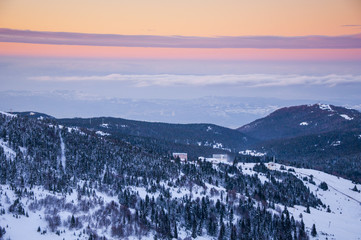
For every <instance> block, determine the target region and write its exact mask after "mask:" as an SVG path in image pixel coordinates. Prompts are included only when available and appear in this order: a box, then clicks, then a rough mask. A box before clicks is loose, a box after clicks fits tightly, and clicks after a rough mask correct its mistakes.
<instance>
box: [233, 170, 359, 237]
mask: <svg viewBox="0 0 361 240" xmlns="http://www.w3.org/2000/svg"><path fill="white" fill-rule="evenodd" d="M273 164H274V165H275V169H278V170H279V169H280V167H281V164H278V163H273ZM254 165H255V163H239V164H238V166H241V167H242V173H243V174H247V175H253V174H255V172H254V171H253V170H252V169H253V167H254ZM283 166H285V165H283ZM285 168H286V170H284V172H289V173H292V174H294V175H295V176H297V177H298V178H299V179H301V180H302V181H303V182H304V184H305V185H306V186H307V187H309V189H310V191H311V192H313V194H315V196H317V197H318V198H319V199H320V200H321V201H322V203H323V204H325V205H326V206H330V209H331V213H328V212H327V211H326V209H327V208H325V209H324V208H322V207H320V208H318V209H315V208H312V207H311V208H310V211H311V213H310V214H308V213H306V212H305V210H306V208H305V207H304V206H298V205H296V206H294V207H288V210H289V212H290V214H291V215H293V217H294V218H295V220H298V221H300V220H301V218H300V214H302V218H303V221H304V223H305V226H306V230H308V231H309V232H310V231H311V227H312V225H313V224H316V229H317V232H318V236H317V238H316V239H361V227H360V226H361V206H360V205H361V193H359V192H355V191H352V190H351V189H352V188H353V187H354V186H355V185H356V187H357V188H358V189H361V184H354V183H352V181H350V180H347V179H343V178H340V177H337V176H333V175H331V174H327V173H324V172H321V171H317V170H313V169H304V168H295V167H290V166H285ZM289 168H292V169H294V170H295V172H290V171H288V169H289ZM279 171H280V170H279ZM311 175H312V176H313V180H314V181H315V183H316V185H313V184H311V183H309V182H308V181H305V180H303V178H304V177H308V178H310V176H311ZM258 177H259V178H260V179H261V181H262V182H264V181H267V180H268V179H267V178H266V179H265V176H262V175H261V174H258ZM321 182H326V183H327V185H328V188H329V189H328V190H327V191H323V190H321V189H320V188H318V185H319V184H320V183H321ZM278 205H279V206H280V208H281V209H283V207H284V206H282V205H280V204H278Z"/></svg>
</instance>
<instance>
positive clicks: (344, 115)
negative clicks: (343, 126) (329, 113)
mask: <svg viewBox="0 0 361 240" xmlns="http://www.w3.org/2000/svg"><path fill="white" fill-rule="evenodd" d="M340 117H343V118H344V119H346V120H349V121H350V120H352V119H353V118H352V117H349V116H348V115H346V114H340Z"/></svg>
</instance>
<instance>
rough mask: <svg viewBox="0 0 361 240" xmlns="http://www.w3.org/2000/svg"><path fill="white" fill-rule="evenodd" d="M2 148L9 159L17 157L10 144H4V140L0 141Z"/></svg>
mask: <svg viewBox="0 0 361 240" xmlns="http://www.w3.org/2000/svg"><path fill="white" fill-rule="evenodd" d="M0 147H2V148H3V149H4V153H5V156H6V158H7V159H10V160H13V159H14V158H15V157H16V153H15V151H14V150H12V149H11V148H10V147H9V143H8V142H4V140H3V139H0Z"/></svg>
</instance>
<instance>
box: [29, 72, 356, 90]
mask: <svg viewBox="0 0 361 240" xmlns="http://www.w3.org/2000/svg"><path fill="white" fill-rule="evenodd" d="M30 80H35V81H46V82H86V81H97V82H102V81H104V82H109V81H110V82H124V83H129V84H131V85H134V86H137V87H146V86H211V85H238V86H245V87H275V86H294V85H319V86H322V85H323V86H328V87H333V86H336V85H340V84H351V83H353V84H354V83H358V84H360V83H361V75H336V74H330V75H323V76H312V75H297V74H291V75H279V74H243V75H235V74H229V75H171V74H157V75H123V74H109V75H99V76H37V77H31V78H30Z"/></svg>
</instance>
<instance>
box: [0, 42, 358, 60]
mask: <svg viewBox="0 0 361 240" xmlns="http://www.w3.org/2000/svg"><path fill="white" fill-rule="evenodd" d="M0 56H23V57H60V58H114V59H116V58H119V59H200V60H300V61H303V60H361V49H249V48H245V49H229V48H223V49H208V48H202V49H200V48H145V47H102V46H69V45H48V44H27V43H3V42H1V43H0Z"/></svg>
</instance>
